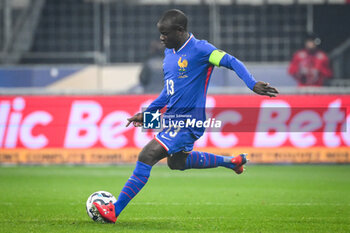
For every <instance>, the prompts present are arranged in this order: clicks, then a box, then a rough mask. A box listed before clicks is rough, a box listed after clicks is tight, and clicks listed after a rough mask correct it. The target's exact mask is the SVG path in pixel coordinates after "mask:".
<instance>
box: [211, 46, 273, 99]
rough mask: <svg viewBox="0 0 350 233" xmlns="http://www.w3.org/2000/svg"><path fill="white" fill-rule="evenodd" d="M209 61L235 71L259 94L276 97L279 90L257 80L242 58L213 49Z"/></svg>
mask: <svg viewBox="0 0 350 233" xmlns="http://www.w3.org/2000/svg"><path fill="white" fill-rule="evenodd" d="M209 62H210V63H211V64H213V65H215V66H223V67H226V68H228V69H231V70H233V71H235V72H236V74H237V75H238V77H240V78H241V79H242V80H243V81H244V83H245V84H246V85H247V86H248V87H249V89H251V90H252V91H254V92H255V93H257V94H259V95H267V96H270V97H276V96H277V94H278V90H277V89H276V88H274V87H272V86H270V84H269V83H266V82H262V81H256V80H255V79H254V77H253V75H251V74H250V72H249V71H248V69H247V68H246V67H245V65H244V64H243V63H242V62H241V61H240V60H238V59H237V58H235V57H234V56H232V55H230V54H227V53H225V52H224V51H221V50H217V49H216V50H214V51H212V52H211V54H210V56H209Z"/></svg>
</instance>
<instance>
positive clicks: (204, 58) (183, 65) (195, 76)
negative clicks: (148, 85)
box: [146, 34, 256, 138]
mask: <svg viewBox="0 0 350 233" xmlns="http://www.w3.org/2000/svg"><path fill="white" fill-rule="evenodd" d="M214 65H215V66H224V67H226V68H229V69H232V70H234V71H235V72H236V73H237V74H238V76H239V77H240V78H241V79H242V80H243V81H244V82H245V83H246V85H247V86H248V87H249V88H250V89H253V87H254V85H255V84H256V80H255V79H254V78H253V76H252V75H251V74H250V73H249V72H248V70H247V69H246V67H245V66H244V65H243V63H242V62H240V61H239V60H238V59H236V58H235V57H233V56H231V55H229V54H226V53H225V52H223V51H220V50H218V49H217V48H215V47H214V46H213V45H212V44H210V43H208V42H207V41H205V40H197V39H196V38H195V37H194V36H193V35H192V34H191V35H190V37H189V38H188V40H187V41H186V42H185V43H184V44H183V45H182V46H181V48H179V49H178V50H177V51H175V49H165V57H164V61H163V72H164V88H163V90H162V92H161V94H160V95H159V97H158V98H157V99H156V100H154V101H153V102H152V104H151V105H150V106H149V107H148V108H147V110H146V111H149V112H154V111H156V110H158V109H161V108H163V107H164V106H166V105H167V111H166V113H165V115H167V116H174V117H175V118H176V120H180V121H181V120H185V119H188V118H192V119H196V120H199V121H205V118H206V116H205V102H206V96H207V91H208V86H209V82H210V77H211V74H212V72H213V69H214ZM178 115H182V116H184V117H178ZM187 130H190V131H191V132H192V133H193V134H194V136H195V137H197V138H199V137H200V136H202V134H203V133H204V130H205V128H204V127H200V128H191V127H190V128H187Z"/></svg>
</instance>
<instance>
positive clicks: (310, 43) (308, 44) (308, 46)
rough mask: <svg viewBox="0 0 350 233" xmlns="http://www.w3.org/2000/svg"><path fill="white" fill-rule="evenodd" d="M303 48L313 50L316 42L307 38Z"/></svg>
mask: <svg viewBox="0 0 350 233" xmlns="http://www.w3.org/2000/svg"><path fill="white" fill-rule="evenodd" d="M305 48H306V49H308V50H314V49H316V44H315V42H314V41H313V40H307V41H306V42H305Z"/></svg>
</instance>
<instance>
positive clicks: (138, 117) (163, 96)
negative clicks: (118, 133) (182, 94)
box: [126, 87, 169, 127]
mask: <svg viewBox="0 0 350 233" xmlns="http://www.w3.org/2000/svg"><path fill="white" fill-rule="evenodd" d="M168 100H169V99H168V95H167V89H166V88H165V87H164V88H163V90H162V92H161V93H160V95H159V96H158V97H157V99H155V100H154V101H153V102H152V103H151V104H150V105H149V106H148V108H147V109H146V110H145V112H156V111H157V110H161V109H162V108H164V107H165V105H167V103H168ZM127 120H128V123H127V124H126V127H128V126H129V125H130V124H131V123H133V125H134V126H135V127H139V126H142V124H143V112H139V113H137V114H135V115H134V116H133V117H130V118H128V119H127Z"/></svg>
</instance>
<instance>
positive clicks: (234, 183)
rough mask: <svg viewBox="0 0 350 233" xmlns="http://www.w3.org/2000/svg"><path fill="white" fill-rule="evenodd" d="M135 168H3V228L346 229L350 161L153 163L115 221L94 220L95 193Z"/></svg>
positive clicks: (349, 227) (117, 184) (118, 183)
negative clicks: (175, 166)
mask: <svg viewBox="0 0 350 233" xmlns="http://www.w3.org/2000/svg"><path fill="white" fill-rule="evenodd" d="M132 170H133V166H90V167H89V166H28V167H26V166H22V167H17V166H15V167H0V190H1V191H0V192H1V194H0V210H1V211H0V232H35V233H37V232H50V233H52V232H349V231H350V166H348V165H346V166H345V165H343V166H320V165H318V166H306V165H304V166H248V169H247V171H246V173H245V174H242V175H236V174H234V173H233V172H232V171H230V170H228V169H225V168H216V169H207V170H190V171H184V172H181V171H172V170H170V169H168V168H167V167H165V166H156V167H154V169H153V170H152V173H151V177H150V180H149V182H148V184H147V185H146V186H145V188H144V189H143V190H142V191H141V192H140V193H139V195H138V196H136V198H135V199H134V200H132V202H131V203H130V204H129V206H127V208H126V209H125V210H124V212H123V213H122V215H121V216H120V217H119V219H118V221H117V223H116V224H115V225H113V224H100V223H95V222H93V221H92V220H90V218H89V217H88V215H87V214H86V211H85V202H86V199H87V198H88V196H89V195H90V194H91V193H93V192H94V191H98V190H106V191H109V192H112V193H113V194H114V195H116V196H118V194H119V191H120V189H121V188H122V186H123V185H124V183H125V182H126V180H127V179H128V177H129V176H130V174H131V173H132Z"/></svg>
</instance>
